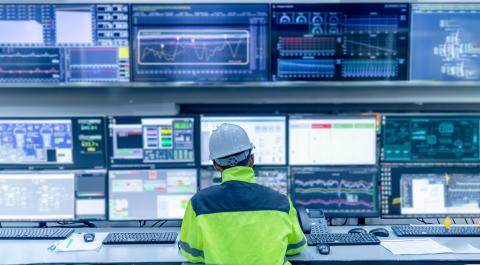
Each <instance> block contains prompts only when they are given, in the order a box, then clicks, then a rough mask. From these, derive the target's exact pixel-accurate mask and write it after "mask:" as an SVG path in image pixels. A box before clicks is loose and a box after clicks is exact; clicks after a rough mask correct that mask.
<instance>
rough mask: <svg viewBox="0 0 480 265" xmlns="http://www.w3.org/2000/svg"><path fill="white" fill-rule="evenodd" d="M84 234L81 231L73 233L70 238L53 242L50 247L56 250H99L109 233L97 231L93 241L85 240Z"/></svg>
mask: <svg viewBox="0 0 480 265" xmlns="http://www.w3.org/2000/svg"><path fill="white" fill-rule="evenodd" d="M83 235H84V234H81V233H76V234H72V235H71V236H70V237H69V238H67V239H65V240H62V241H59V242H58V243H56V244H53V245H52V246H50V247H49V248H48V249H50V250H51V251H55V252H64V251H92V250H97V249H99V248H101V247H102V242H103V240H104V239H105V238H106V237H107V236H108V233H95V240H93V242H85V240H84V239H83Z"/></svg>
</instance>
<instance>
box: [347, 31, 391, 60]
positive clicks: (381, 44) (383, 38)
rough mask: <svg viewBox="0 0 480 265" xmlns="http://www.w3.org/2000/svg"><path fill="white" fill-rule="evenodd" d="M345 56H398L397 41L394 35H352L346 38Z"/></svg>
mask: <svg viewBox="0 0 480 265" xmlns="http://www.w3.org/2000/svg"><path fill="white" fill-rule="evenodd" d="M343 51H344V55H349V56H369V57H379V56H387V57H389V56H391V57H393V56H396V55H397V54H398V48H397V41H396V39H395V38H394V35H392V34H369V35H351V36H345V37H344V45H343Z"/></svg>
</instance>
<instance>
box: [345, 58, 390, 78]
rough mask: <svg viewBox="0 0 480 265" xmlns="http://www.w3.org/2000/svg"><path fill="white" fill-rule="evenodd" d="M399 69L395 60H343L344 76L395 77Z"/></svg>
mask: <svg viewBox="0 0 480 265" xmlns="http://www.w3.org/2000/svg"><path fill="white" fill-rule="evenodd" d="M398 71H399V62H398V61H397V60H343V61H342V77H344V78H382V79H384V78H386V79H390V78H396V77H397V76H398Z"/></svg>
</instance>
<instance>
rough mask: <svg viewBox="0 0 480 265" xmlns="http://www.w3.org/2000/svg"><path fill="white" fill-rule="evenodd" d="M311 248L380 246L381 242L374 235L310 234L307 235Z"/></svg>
mask: <svg viewBox="0 0 480 265" xmlns="http://www.w3.org/2000/svg"><path fill="white" fill-rule="evenodd" d="M307 243H308V245H309V246H314V245H318V244H328V245H337V246H341V245H379V244H380V240H378V238H377V237H376V236H374V235H372V234H362V233H350V234H332V233H330V234H310V235H307Z"/></svg>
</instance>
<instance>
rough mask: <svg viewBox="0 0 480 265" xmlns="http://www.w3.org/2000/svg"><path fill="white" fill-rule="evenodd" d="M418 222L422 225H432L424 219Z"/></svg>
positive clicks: (418, 219) (419, 219)
mask: <svg viewBox="0 0 480 265" xmlns="http://www.w3.org/2000/svg"><path fill="white" fill-rule="evenodd" d="M417 221H419V222H420V223H422V224H424V225H428V224H430V223H427V222H426V221H425V219H423V218H417Z"/></svg>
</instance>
